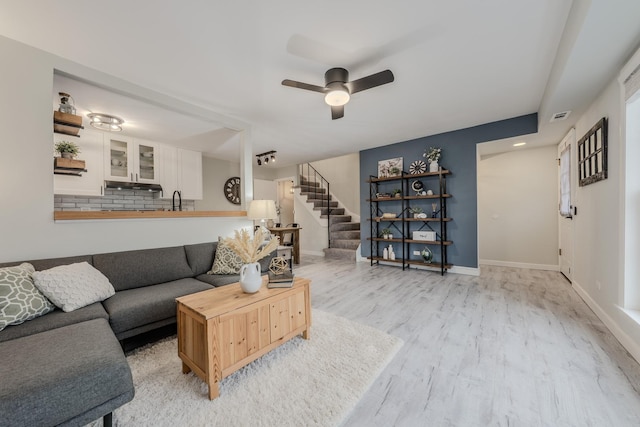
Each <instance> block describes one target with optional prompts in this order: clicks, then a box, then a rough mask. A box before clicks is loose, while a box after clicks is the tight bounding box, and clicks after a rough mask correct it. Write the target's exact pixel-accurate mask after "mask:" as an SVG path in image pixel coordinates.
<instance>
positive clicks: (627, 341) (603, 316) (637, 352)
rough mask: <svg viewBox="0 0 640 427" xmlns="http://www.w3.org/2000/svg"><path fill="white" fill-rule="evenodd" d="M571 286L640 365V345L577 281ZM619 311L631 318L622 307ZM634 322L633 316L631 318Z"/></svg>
mask: <svg viewBox="0 0 640 427" xmlns="http://www.w3.org/2000/svg"><path fill="white" fill-rule="evenodd" d="M571 286H572V287H573V289H574V290H575V291H576V293H577V294H578V295H580V298H582V300H583V301H584V302H585V303H586V304H587V305H588V306H589V308H590V309H591V310H593V312H594V313H595V314H596V316H598V318H599V319H600V320H601V321H602V323H604V325H605V326H606V327H607V329H609V331H610V332H611V333H612V334H613V336H614V337H616V339H617V340H618V341H620V344H622V346H623V347H624V348H625V349H626V350H627V351H628V352H629V353H630V354H631V356H633V358H634V359H635V360H636V362H638V363H640V345H638V343H636V342H635V341H634V340H633V339H632V338H631V337H630V336H629V335H628V334H627V333H626V332H624V331H623V330H622V328H621V327H620V326H619V325H618V323H617V322H616V321H615V320H613V319H612V318H611V316H609V315H608V314H607V313H606V312H605V311H604V310H603V309H602V307H600V305H598V303H596V302H595V301H594V299H593V298H591V295H589V293H588V292H587V291H586V290H584V288H583V287H582V286H580V284H579V283H578V282H576V281H575V280H574V281H573V282H572V283H571ZM618 309H619V310H621V311H622V313H624V314H625V315H627V316H629V314H628V313H627V312H626V311H625V310H624V309H623V308H621V307H618ZM629 317H630V318H631V319H632V320H635V319H633V316H629Z"/></svg>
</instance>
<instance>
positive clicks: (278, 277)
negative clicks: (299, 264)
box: [267, 271, 294, 288]
mask: <svg viewBox="0 0 640 427" xmlns="http://www.w3.org/2000/svg"><path fill="white" fill-rule="evenodd" d="M293 278H294V275H293V273H292V272H291V271H285V272H284V273H282V274H274V273H273V272H271V271H270V272H269V284H268V285H267V287H268V288H290V287H292V286H293Z"/></svg>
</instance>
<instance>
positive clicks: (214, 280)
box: [196, 273, 240, 287]
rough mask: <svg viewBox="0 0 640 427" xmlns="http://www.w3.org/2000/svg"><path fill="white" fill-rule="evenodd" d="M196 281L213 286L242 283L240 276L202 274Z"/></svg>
mask: <svg viewBox="0 0 640 427" xmlns="http://www.w3.org/2000/svg"><path fill="white" fill-rule="evenodd" d="M196 279H198V280H200V281H202V282H205V283H208V284H210V285H212V286H216V287H218V286H224V285H229V284H231V283H236V282H239V281H240V275H239V274H209V273H207V274H200V275H199V276H196Z"/></svg>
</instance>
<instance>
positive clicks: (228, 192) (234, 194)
mask: <svg viewBox="0 0 640 427" xmlns="http://www.w3.org/2000/svg"><path fill="white" fill-rule="evenodd" d="M224 196H225V197H226V198H227V200H228V201H230V202H231V203H233V204H234V205H239V204H240V177H237V176H233V177H231V178H229V179H228V180H227V181H226V182H225V183H224Z"/></svg>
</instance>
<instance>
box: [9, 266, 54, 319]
mask: <svg viewBox="0 0 640 427" xmlns="http://www.w3.org/2000/svg"><path fill="white" fill-rule="evenodd" d="M34 271H35V270H34V268H33V266H32V265H31V264H29V263H26V262H25V263H23V264H20V265H18V266H15V267H4V268H0V331H2V330H3V329H4V328H6V327H7V326H8V325H19V324H21V323H23V322H25V321H27V320H31V319H34V318H36V317H39V316H42V315H44V314H47V313H49V312H51V311H53V310H54V309H55V307H54V305H53V304H51V303H50V302H49V300H47V298H45V296H44V295H42V293H40V291H39V290H38V289H37V288H36V287H35V285H34V284H33V280H32V278H31V275H32V274H33V273H34Z"/></svg>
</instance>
